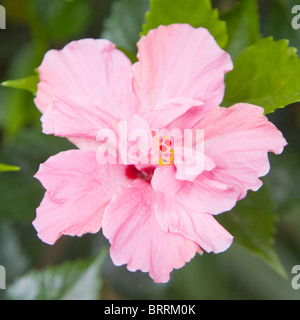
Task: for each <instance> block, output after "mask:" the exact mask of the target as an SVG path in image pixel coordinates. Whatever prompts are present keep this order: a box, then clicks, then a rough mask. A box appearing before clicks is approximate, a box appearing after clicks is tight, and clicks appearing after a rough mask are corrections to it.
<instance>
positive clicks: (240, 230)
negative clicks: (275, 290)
mask: <svg viewBox="0 0 300 320" xmlns="http://www.w3.org/2000/svg"><path fill="white" fill-rule="evenodd" d="M217 219H218V221H219V222H220V223H221V224H222V225H223V226H224V227H225V228H226V229H227V230H228V231H229V232H230V233H231V234H232V235H233V236H234V241H236V242H237V243H239V244H240V245H242V246H243V247H245V248H246V249H248V250H249V251H250V252H251V253H253V254H254V255H257V256H259V257H261V258H262V259H263V260H264V261H265V262H266V263H267V264H269V265H270V266H271V267H272V268H273V269H274V270H275V271H277V272H278V273H279V274H280V275H282V276H286V272H285V270H284V268H283V266H282V264H281V262H280V260H279V258H278V256H277V254H276V252H275V250H274V248H273V245H274V233H275V223H276V222H277V220H278V214H277V212H276V211H275V210H274V208H273V204H272V201H271V199H270V195H269V193H268V190H267V188H266V186H263V187H262V188H261V189H260V190H259V191H257V192H252V191H249V192H248V195H247V197H246V198H245V199H243V200H241V201H240V202H238V203H237V205H236V207H235V208H234V209H233V210H232V211H231V212H229V213H224V214H222V215H220V216H218V217H217Z"/></svg>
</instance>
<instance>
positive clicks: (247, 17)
mask: <svg viewBox="0 0 300 320" xmlns="http://www.w3.org/2000/svg"><path fill="white" fill-rule="evenodd" d="M221 19H222V20H224V21H226V23H227V31H228V37H229V39H228V43H227V46H226V51H227V52H228V53H229V54H230V55H231V58H232V60H235V59H236V58H237V57H238V55H239V54H240V53H241V52H242V51H243V50H244V49H246V48H247V47H248V46H250V45H251V44H253V43H254V42H256V41H257V40H258V39H259V38H260V33H259V14H258V4H257V0H243V1H242V2H239V3H237V5H236V6H234V7H233V8H232V9H231V10H229V11H227V12H224V13H223V14H222V15H221Z"/></svg>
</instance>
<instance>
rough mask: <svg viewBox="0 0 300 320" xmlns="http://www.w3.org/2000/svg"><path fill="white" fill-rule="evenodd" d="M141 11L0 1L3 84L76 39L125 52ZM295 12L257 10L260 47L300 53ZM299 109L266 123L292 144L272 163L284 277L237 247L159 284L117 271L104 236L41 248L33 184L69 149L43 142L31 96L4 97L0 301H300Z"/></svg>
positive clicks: (98, 0) (265, 2)
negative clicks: (278, 45)
mask: <svg viewBox="0 0 300 320" xmlns="http://www.w3.org/2000/svg"><path fill="white" fill-rule="evenodd" d="M136 1H137V0H123V2H124V3H126V5H125V9H126V10H123V9H124V8H123V9H122V10H120V9H118V0H114V1H111V0H69V1H68V0H51V1H50V0H6V1H5V0H3V1H0V4H1V5H4V6H5V8H6V13H7V28H6V30H0V82H2V81H4V80H7V79H18V78H23V77H27V76H30V75H31V74H32V73H33V70H34V69H35V68H36V67H37V66H38V65H39V64H40V63H41V61H42V58H43V55H44V54H45V52H46V51H47V50H49V49H50V48H62V47H63V46H64V45H65V44H67V43H68V42H69V41H71V40H74V39H81V38H85V37H91V38H99V37H100V36H103V37H108V38H109V37H112V38H117V39H119V44H120V45H122V44H123V45H122V47H123V48H124V49H125V50H128V48H131V47H132V46H134V44H135V42H136V40H137V39H136V37H135V36H136V34H135V33H134V32H133V33H132V32H131V31H132V30H136V29H138V30H141V28H140V27H141V25H142V23H143V21H144V14H145V12H146V11H147V9H148V6H149V4H148V0H147V1H142V0H138V1H142V2H143V4H142V5H139V6H135V3H136ZM236 2H240V1H231V0H219V1H212V3H213V6H214V7H215V8H218V9H219V10H220V12H221V17H222V12H224V11H226V10H227V9H228V8H231V7H232V6H233V5H234V3H236ZM295 4H297V1H292V0H271V1H270V0H260V1H259V12H260V21H259V23H260V32H261V33H262V36H263V37H267V36H273V37H274V39H288V40H289V41H290V45H291V46H293V47H296V48H298V49H299V51H300V30H293V28H292V27H291V20H292V18H293V15H292V14H291V8H292V6H293V5H295ZM127 11H128V12H130V13H131V15H130V19H129V18H128V17H127V16H126V14H127ZM112 16H113V18H111V17H112ZM250 18H251V17H250ZM118 23H120V24H121V25H122V26H126V28H127V29H126V28H125V33H121V34H119V33H118V28H117V26H118ZM248 23H249V24H251V19H250V20H249V22H248ZM124 34H125V35H126V37H127V38H126V37H125V38H124ZM122 41H123V42H122ZM126 46H127V47H126ZM132 58H133V59H134V56H133V57H132ZM278 64H280V61H278ZM299 77H300V74H299ZM299 107H300V105H299V103H298V104H297V103H294V104H292V105H289V106H287V107H286V108H284V109H278V110H276V112H274V113H272V114H270V115H269V118H270V120H271V121H273V122H274V123H275V124H276V125H277V127H278V128H279V129H280V130H281V131H282V132H283V134H284V136H285V137H286V139H287V141H288V142H289V146H288V147H287V148H286V150H285V152H284V153H283V154H282V155H281V156H278V157H273V156H271V157H270V160H271V172H270V174H269V176H267V177H266V178H265V181H268V182H269V184H268V185H269V186H270V190H269V193H270V195H271V201H272V204H271V208H272V210H274V211H276V214H278V217H279V219H278V221H277V222H276V237H275V249H276V252H277V254H278V256H279V258H280V260H281V263H282V265H283V267H284V269H285V271H286V277H283V276H282V275H280V274H279V273H278V272H276V271H275V270H274V269H273V268H271V267H270V266H269V265H267V264H266V263H265V262H264V261H263V260H262V259H260V258H259V257H257V256H254V255H253V254H252V253H250V252H249V251H248V250H246V249H245V248H244V247H242V246H240V245H239V244H237V243H234V244H233V246H232V247H231V248H230V249H229V250H228V251H227V252H225V253H222V254H219V255H212V254H204V255H203V256H201V257H200V256H197V257H196V258H194V259H193V260H192V261H191V262H190V263H188V264H187V265H186V266H185V267H184V268H182V269H180V270H175V271H173V272H172V274H171V280H170V282H169V283H167V284H154V283H153V282H152V280H151V279H150V278H149V276H148V275H147V274H143V273H141V272H136V273H131V272H129V271H127V270H126V268H125V267H124V266H123V267H115V266H114V265H113V264H112V262H111V260H110V258H109V255H107V254H106V253H105V252H104V251H103V250H102V249H103V248H106V247H108V242H107V240H106V239H105V238H104V237H103V236H102V234H101V232H99V234H97V235H85V236H83V237H82V238H71V237H63V238H61V239H60V240H59V241H58V242H57V243H56V244H55V245H54V246H48V245H46V244H44V243H42V242H41V241H40V240H39V239H38V238H37V236H36V232H35V230H34V228H33V227H32V225H31V222H32V220H33V219H34V217H35V209H36V207H37V206H38V205H39V203H40V201H41V200H42V197H43V193H44V189H43V188H42V186H41V185H40V184H39V182H38V181H36V180H35V179H34V178H33V175H34V174H35V172H36V171H37V170H38V166H39V164H40V163H41V162H44V161H45V160H46V159H47V158H48V157H49V156H51V155H53V154H56V153H58V152H59V151H62V150H66V149H68V148H72V145H71V144H70V143H69V142H68V141H66V140H65V139H61V138H56V137H52V136H46V135H43V134H42V133H41V125H40V120H39V118H40V114H39V112H38V111H37V109H36V108H35V106H34V104H33V96H32V94H30V93H28V92H25V91H22V90H16V89H11V88H4V87H0V163H7V164H12V165H16V166H19V167H20V168H21V170H20V171H18V172H5V173H4V172H3V173H0V264H1V265H3V266H5V268H6V272H7V290H0V298H2V299H67V298H78V299H97V298H102V299H299V298H300V290H298V291H297V290H294V289H293V288H292V286H291V278H292V276H293V275H292V274H291V269H292V267H293V266H294V265H296V264H300V232H299V231H300V184H299V181H300V139H299V137H300V135H299V133H300V108H299ZM257 199H260V198H257ZM265 205H266V204H265V199H264V198H263V197H261V201H258V200H256V202H255V204H254V205H252V207H251V210H252V211H253V212H254V211H257V210H261V212H262V214H263V213H264V212H265V211H267V210H270V208H269V206H268V207H265ZM251 210H250V214H251ZM257 227H259V221H258V226H257ZM104 250H105V249H104ZM99 251H100V252H101V253H100V255H99V254H98V253H99ZM94 256H95V257H96V258H91V257H94ZM72 261H75V262H72ZM96 279H97V281H96Z"/></svg>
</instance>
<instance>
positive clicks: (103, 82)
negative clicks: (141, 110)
mask: <svg viewBox="0 0 300 320" xmlns="http://www.w3.org/2000/svg"><path fill="white" fill-rule="evenodd" d="M38 71H39V75H40V83H39V84H38V91H37V96H36V99H35V103H36V105H37V107H38V108H39V109H40V111H41V112H45V111H46V109H47V108H48V107H49V106H50V105H51V104H52V102H53V99H54V98H59V99H61V100H64V98H66V97H70V96H74V95H77V96H83V97H89V98H91V99H95V100H99V101H101V105H99V106H98V107H99V108H102V109H103V111H104V112H107V110H109V112H110V114H111V115H112V116H114V117H115V118H118V119H127V118H129V117H130V116H131V115H132V114H133V113H134V112H136V111H137V110H138V105H139V104H138V101H137V98H136V97H135V95H134V94H133V92H132V88H131V78H132V74H131V62H130V60H129V59H128V58H127V57H126V56H125V55H124V54H123V53H122V52H121V51H119V50H117V49H116V48H115V45H114V44H113V43H111V42H109V41H107V40H103V39H97V40H95V39H83V40H78V41H72V42H71V43H69V44H68V45H66V46H65V47H64V48H63V49H62V50H50V51H49V52H47V54H46V55H45V57H44V60H43V62H42V64H41V66H40V67H39V68H38Z"/></svg>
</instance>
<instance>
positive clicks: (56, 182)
mask: <svg viewBox="0 0 300 320" xmlns="http://www.w3.org/2000/svg"><path fill="white" fill-rule="evenodd" d="M35 177H36V178H37V179H39V180H40V181H41V183H42V184H43V186H44V187H45V189H46V190H47V192H46V193H45V197H44V199H43V201H42V203H41V205H40V206H39V208H38V209H37V216H36V219H35V220H34V221H33V225H34V227H35V228H36V230H37V231H38V236H39V237H40V238H41V239H42V240H43V241H44V242H46V243H49V244H53V243H55V241H56V240H57V239H58V238H59V237H60V236H61V235H62V234H67V235H72V236H74V235H77V236H81V235H82V234H84V233H87V232H90V233H95V232H98V231H99V229H100V228H101V222H102V216H103V212H104V209H105V207H106V206H107V204H108V202H109V201H110V199H111V197H112V196H113V194H114V193H115V192H116V190H117V189H118V188H119V186H121V185H126V184H127V183H128V181H129V180H128V179H127V178H126V176H125V166H119V165H111V166H108V165H107V166H104V165H101V166H100V165H99V164H98V163H97V161H96V153H95V152H93V151H82V150H70V151H65V152H61V153H59V154H57V155H56V156H53V157H50V158H49V159H48V160H47V161H46V162H45V163H44V164H41V165H40V169H39V171H38V172H37V174H36V175H35Z"/></svg>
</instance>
